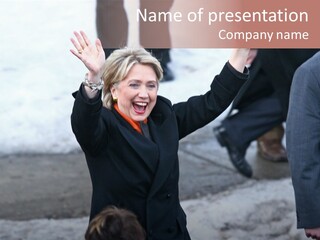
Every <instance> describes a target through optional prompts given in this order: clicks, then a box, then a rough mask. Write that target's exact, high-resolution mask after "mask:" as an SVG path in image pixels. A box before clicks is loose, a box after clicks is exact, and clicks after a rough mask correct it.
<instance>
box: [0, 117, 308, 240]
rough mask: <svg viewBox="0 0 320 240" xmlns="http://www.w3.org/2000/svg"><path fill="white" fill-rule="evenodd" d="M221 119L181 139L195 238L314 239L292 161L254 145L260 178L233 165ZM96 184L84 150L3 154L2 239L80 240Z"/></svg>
mask: <svg viewBox="0 0 320 240" xmlns="http://www.w3.org/2000/svg"><path fill="white" fill-rule="evenodd" d="M217 124H218V121H214V122H212V123H211V124H209V125H207V126H206V127H204V128H202V129H199V130H198V131H196V132H195V133H193V134H191V135H189V136H188V137H186V138H184V139H182V140H181V142H180V149H179V157H180V175H181V176H180V197H181V204H182V207H183V208H184V210H185V212H186V214H187V219H188V229H189V231H190V235H191V237H192V239H193V240H220V239H221V240H251V239H252V240H269V239H274V240H286V239H288V240H289V239H294V240H300V239H306V237H304V233H303V230H297V229H296V217H295V206H294V195H293V188H292V184H291V179H290V171H289V166H288V163H270V162H267V161H265V160H263V159H261V158H260V157H259V156H258V155H257V154H256V145H255V143H252V145H251V146H250V147H249V149H248V152H247V159H248V161H249V162H250V163H251V165H252V166H253V169H254V176H253V178H251V179H247V178H245V177H243V176H241V175H240V174H238V173H237V171H236V170H235V169H234V168H233V166H232V165H231V163H230V162H229V159H228V156H227V152H226V150H225V149H224V148H221V147H220V146H219V145H218V143H217V141H216V139H215V137H214V135H213V132H212V127H213V126H215V125H217ZM90 195H91V183H90V178H89V173H88V170H87V166H86V163H85V159H84V156H83V154H82V153H81V152H75V153H70V154H64V155H28V156H25V155H24V156H7V157H2V158H1V159H0V239H1V240H22V239H23V240H44V239H45V240H64V239H66V240H67V239H68V240H79V239H83V233H84V231H85V229H86V226H87V224H88V214H89V207H90Z"/></svg>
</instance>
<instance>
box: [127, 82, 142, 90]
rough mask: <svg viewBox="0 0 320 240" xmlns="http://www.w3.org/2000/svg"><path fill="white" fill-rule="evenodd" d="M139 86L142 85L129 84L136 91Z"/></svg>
mask: <svg viewBox="0 0 320 240" xmlns="http://www.w3.org/2000/svg"><path fill="white" fill-rule="evenodd" d="M139 86H140V85H139V84H138V83H130V84H129V87H131V88H134V89H136V88H139Z"/></svg>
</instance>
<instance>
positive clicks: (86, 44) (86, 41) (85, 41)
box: [80, 31, 91, 48]
mask: <svg viewBox="0 0 320 240" xmlns="http://www.w3.org/2000/svg"><path fill="white" fill-rule="evenodd" d="M80 34H81V36H82V38H83V40H84V44H85V46H84V47H86V46H89V45H90V44H91V43H90V40H89V38H88V37H87V35H86V34H85V32H84V31H80ZM84 47H83V48H84Z"/></svg>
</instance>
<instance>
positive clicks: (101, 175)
mask: <svg viewBox="0 0 320 240" xmlns="http://www.w3.org/2000/svg"><path fill="white" fill-rule="evenodd" d="M74 34H75V38H71V42H72V43H73V45H74V49H71V50H70V51H71V53H72V54H73V55H74V56H76V57H77V58H78V59H80V60H81V61H82V63H83V64H84V65H85V66H86V68H87V69H88V72H87V74H86V75H85V81H84V82H83V83H82V84H81V85H80V88H79V90H78V91H77V92H75V93H74V94H73V96H74V97H75V101H74V105H73V109H72V114H71V126H72V130H73V133H74V134H75V137H76V139H77V141H78V143H79V145H80V146H81V148H82V150H83V152H84V154H85V158H86V161H87V165H88V168H89V172H90V177H91V181H92V186H93V191H92V202H91V212H90V219H93V218H94V217H95V216H96V215H97V214H98V213H99V212H101V211H102V209H103V208H105V207H106V206H109V205H114V206H116V207H118V208H125V209H128V210H130V211H131V212H133V213H134V214H135V215H136V216H137V218H138V220H139V222H140V224H141V225H142V227H143V228H144V229H145V231H146V235H147V236H146V238H147V239H148V240H149V239H166V240H189V239H190V236H189V233H188V230H187V219H186V215H185V213H184V211H183V209H182V207H181V205H180V201H179V183H178V182H179V159H178V148H179V140H180V139H182V138H184V137H185V136H187V135H189V134H190V133H192V132H194V131H196V130H197V129H199V128H201V127H203V126H205V125H206V124H208V123H210V122H211V121H213V120H214V119H215V118H216V117H218V116H219V115H220V114H221V113H222V112H223V111H224V110H225V109H226V108H227V107H228V106H229V105H230V104H231V102H232V100H233V99H234V97H235V96H236V94H237V92H238V91H239V89H240V88H241V86H242V85H243V84H244V83H245V82H246V80H247V79H248V72H247V69H246V67H245V63H246V60H247V57H248V53H249V49H235V50H234V51H233V52H232V54H231V57H230V59H229V60H228V61H227V62H226V64H225V65H224V67H223V68H222V70H221V72H220V74H218V75H217V76H216V77H215V78H214V80H213V81H212V83H211V85H210V89H209V90H208V92H206V93H205V94H203V95H199V96H193V97H190V98H189V99H188V100H187V101H185V102H179V103H176V104H172V103H171V102H170V100H168V99H166V98H165V97H162V96H158V94H157V92H158V87H159V80H160V79H162V69H161V65H160V63H159V61H158V60H157V59H156V58H155V57H153V56H152V55H151V54H150V53H149V52H148V51H146V50H145V49H143V48H137V49H130V48H122V49H117V50H115V51H113V52H112V54H111V55H110V56H109V57H108V58H107V60H105V54H104V51H103V48H102V44H101V42H100V40H99V39H97V40H96V41H95V43H91V41H90V40H89V39H88V37H87V36H86V34H85V33H84V32H82V31H81V32H80V33H78V32H74ZM177 90H178V89H177ZM181 90H183V89H181Z"/></svg>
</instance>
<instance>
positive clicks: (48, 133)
mask: <svg viewBox="0 0 320 240" xmlns="http://www.w3.org/2000/svg"><path fill="white" fill-rule="evenodd" d="M95 4H96V3H95V0H45V1H44V0H2V1H1V2H0V32H1V36H0V42H1V44H0V52H1V58H0V78H1V89H0V101H1V105H0V126H1V128H0V131H1V134H0V146H1V148H0V156H1V155H8V154H13V153H67V152H72V151H74V150H77V149H78V144H77V143H76V141H75V139H74V136H73V134H72V132H71V128H70V121H69V119H70V113H71V108H72V103H73V98H72V97H71V93H72V92H73V91H75V90H76V89H77V88H78V87H79V84H80V82H81V81H82V80H83V77H84V74H85V72H86V69H85V67H84V66H83V65H82V63H81V62H80V61H79V60H78V59H76V58H75V57H74V56H73V55H72V54H71V53H70V52H69V49H70V48H71V47H72V46H71V43H70V41H69V39H70V37H72V32H73V31H74V30H80V29H81V30H84V31H85V32H87V34H88V35H89V37H90V38H91V39H94V38H96V30H95ZM229 52H230V50H226V49H173V50H172V52H171V55H172V63H171V67H172V69H173V70H174V72H175V74H176V80H175V81H173V82H170V83H163V84H162V85H161V86H160V90H159V94H161V95H164V96H166V97H168V98H169V99H171V100H172V101H173V102H177V101H183V100H186V99H187V98H188V96H191V95H194V94H201V93H204V92H205V91H206V90H207V89H208V87H209V84H210V82H211V80H212V78H213V76H214V75H215V74H217V73H219V71H220V68H221V67H222V65H223V64H224V62H225V61H226V60H227V59H228V56H229Z"/></svg>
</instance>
